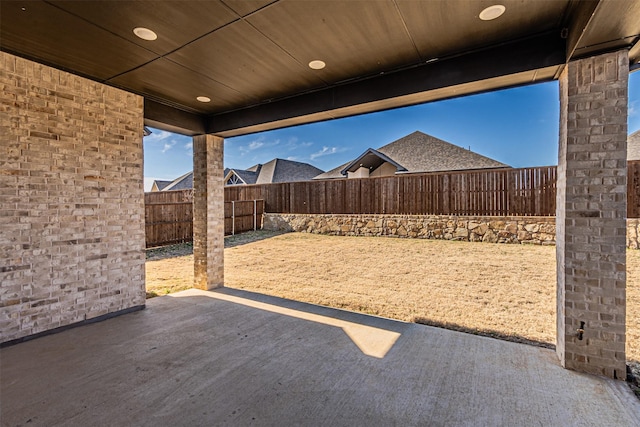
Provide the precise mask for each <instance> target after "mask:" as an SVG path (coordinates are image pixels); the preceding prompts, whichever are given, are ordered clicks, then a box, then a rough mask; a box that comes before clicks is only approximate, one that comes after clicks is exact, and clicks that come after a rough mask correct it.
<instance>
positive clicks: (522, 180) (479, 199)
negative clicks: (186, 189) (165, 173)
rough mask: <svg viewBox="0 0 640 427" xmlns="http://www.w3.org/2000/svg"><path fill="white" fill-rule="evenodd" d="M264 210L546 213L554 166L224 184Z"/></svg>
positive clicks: (235, 196) (551, 206) (550, 209)
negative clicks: (262, 203) (262, 204)
mask: <svg viewBox="0 0 640 427" xmlns="http://www.w3.org/2000/svg"><path fill="white" fill-rule="evenodd" d="M254 198H259V199H264V201H265V210H266V212H272V213H317V214H343V213H355V214H415V215H427V214H433V215H495V216H531V215H538V216H552V215H555V210H556V168H555V167H554V166H547V167H538V168H523V169H492V170H482V171H462V172H444V173H428V174H419V175H418V174H416V175H396V176H391V177H382V178H362V179H339V180H326V181H305V182H292V183H280V184H260V185H247V186H244V185H243V186H233V187H225V200H228V201H229V200H243V199H244V200H246V199H254Z"/></svg>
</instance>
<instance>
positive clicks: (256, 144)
mask: <svg viewBox="0 0 640 427" xmlns="http://www.w3.org/2000/svg"><path fill="white" fill-rule="evenodd" d="M279 144H280V140H279V139H276V140H274V141H266V140H265V137H264V136H261V137H260V138H258V139H256V140H253V141H251V142H250V143H249V144H248V145H246V146H244V147H239V148H238V150H239V151H240V153H241V155H245V154H247V153H249V152H251V151H255V150H258V149H260V148H267V147H275V146H276V145H279Z"/></svg>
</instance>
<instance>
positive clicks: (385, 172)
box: [369, 162, 397, 178]
mask: <svg viewBox="0 0 640 427" xmlns="http://www.w3.org/2000/svg"><path fill="white" fill-rule="evenodd" d="M396 171H397V168H396V167H395V166H393V165H392V164H391V163H389V162H384V163H383V164H381V165H380V166H378V167H377V168H376V169H375V170H373V171H371V173H370V174H369V176H370V177H372V178H374V177H376V176H392V175H395V174H396Z"/></svg>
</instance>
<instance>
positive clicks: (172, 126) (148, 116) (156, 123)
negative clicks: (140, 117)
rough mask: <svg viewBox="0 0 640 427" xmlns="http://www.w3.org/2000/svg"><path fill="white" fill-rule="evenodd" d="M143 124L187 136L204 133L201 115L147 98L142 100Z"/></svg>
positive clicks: (203, 121) (204, 128)
mask: <svg viewBox="0 0 640 427" xmlns="http://www.w3.org/2000/svg"><path fill="white" fill-rule="evenodd" d="M144 124H145V125H146V126H151V127H154V128H157V129H162V130H166V131H169V132H175V133H179V134H183V135H189V136H193V135H202V134H204V133H206V126H205V118H204V117H203V116H201V115H199V114H194V113H189V112H187V111H183V110H180V109H177V108H174V107H170V106H168V105H165V104H161V103H159V102H156V101H153V100H151V99H147V98H145V100H144Z"/></svg>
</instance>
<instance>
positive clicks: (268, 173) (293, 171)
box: [256, 159, 324, 184]
mask: <svg viewBox="0 0 640 427" xmlns="http://www.w3.org/2000/svg"><path fill="white" fill-rule="evenodd" d="M321 173H324V171H323V170H322V169H318V168H317V167H315V166H313V165H310V164H309V163H303V162H296V161H293V160H285V159H273V160H271V161H270V162H268V163H265V164H264V165H262V168H261V169H260V175H259V177H258V180H257V181H256V183H257V184H262V183H272V182H296V181H309V180H311V179H313V177H314V176H317V175H318V174H321Z"/></svg>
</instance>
